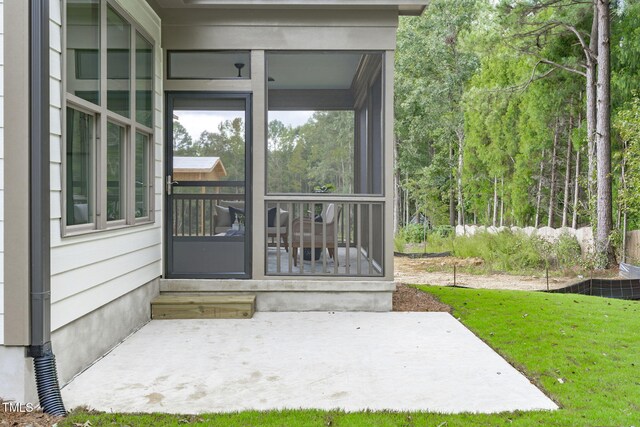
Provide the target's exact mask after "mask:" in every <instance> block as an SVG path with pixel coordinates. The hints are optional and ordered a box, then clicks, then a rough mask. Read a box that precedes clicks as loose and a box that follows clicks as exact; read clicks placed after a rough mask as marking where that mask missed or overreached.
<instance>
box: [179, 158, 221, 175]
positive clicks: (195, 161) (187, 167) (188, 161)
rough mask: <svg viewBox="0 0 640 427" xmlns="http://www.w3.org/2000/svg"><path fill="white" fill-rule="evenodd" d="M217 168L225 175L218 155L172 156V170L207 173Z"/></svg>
mask: <svg viewBox="0 0 640 427" xmlns="http://www.w3.org/2000/svg"><path fill="white" fill-rule="evenodd" d="M214 169H218V170H219V172H221V175H223V176H226V175H227V171H226V170H225V168H224V165H223V164H222V161H220V157H174V158H173V171H174V172H191V173H209V172H212V171H213V170H214Z"/></svg>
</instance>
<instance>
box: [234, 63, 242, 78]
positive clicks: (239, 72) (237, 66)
mask: <svg viewBox="0 0 640 427" xmlns="http://www.w3.org/2000/svg"><path fill="white" fill-rule="evenodd" d="M233 66H234V67H236V68H237V69H238V78H239V79H241V78H242V69H243V68H244V64H243V63H242V62H236V63H235V64H233Z"/></svg>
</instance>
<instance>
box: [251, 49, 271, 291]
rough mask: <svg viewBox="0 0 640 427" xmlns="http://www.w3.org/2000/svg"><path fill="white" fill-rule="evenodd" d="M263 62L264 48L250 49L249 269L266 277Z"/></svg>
mask: <svg viewBox="0 0 640 427" xmlns="http://www.w3.org/2000/svg"><path fill="white" fill-rule="evenodd" d="M266 81H267V78H266V62H265V54H264V50H254V51H252V52H251V89H252V92H253V103H252V110H253V111H252V116H253V117H252V121H253V127H252V130H251V131H252V135H253V141H252V161H253V165H252V176H251V180H252V182H251V183H250V185H251V201H252V209H253V218H252V224H253V229H252V233H253V236H252V240H253V242H252V260H251V262H252V264H251V265H252V268H251V270H252V272H251V277H252V278H253V279H264V277H265V274H264V272H265V265H264V262H265V224H264V217H265V214H264V195H265V190H266V185H265V181H266V176H265V169H266V168H265V162H266V155H265V153H266V149H267V135H266V128H267V124H266V121H267V94H266Z"/></svg>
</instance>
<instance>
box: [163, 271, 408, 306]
mask: <svg viewBox="0 0 640 427" xmlns="http://www.w3.org/2000/svg"><path fill="white" fill-rule="evenodd" d="M395 289H396V286H395V284H394V283H393V282H384V281H328V280H296V279H292V280H188V279H161V280H160V291H161V292H162V293H180V294H183V295H196V294H217V295H228V294H240V295H243V294H252V295H256V309H257V311H283V312H284V311H287V312H292V311H293V312H295V311H376V312H381V311H391V308H392V294H393V291H394V290H395Z"/></svg>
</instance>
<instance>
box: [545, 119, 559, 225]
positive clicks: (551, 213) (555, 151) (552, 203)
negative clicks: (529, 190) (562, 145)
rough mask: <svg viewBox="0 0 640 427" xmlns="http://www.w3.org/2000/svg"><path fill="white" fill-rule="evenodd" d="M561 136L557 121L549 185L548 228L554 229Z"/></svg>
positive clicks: (557, 121)
mask: <svg viewBox="0 0 640 427" xmlns="http://www.w3.org/2000/svg"><path fill="white" fill-rule="evenodd" d="M559 134H560V123H559V120H558V119H556V130H555V131H554V134H553V151H552V154H551V183H550V184H549V220H548V221H547V226H549V227H553V219H554V218H553V216H554V215H555V212H554V210H555V209H554V208H555V205H556V156H557V154H558V136H559Z"/></svg>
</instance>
